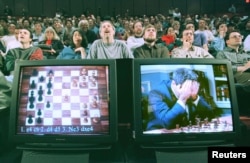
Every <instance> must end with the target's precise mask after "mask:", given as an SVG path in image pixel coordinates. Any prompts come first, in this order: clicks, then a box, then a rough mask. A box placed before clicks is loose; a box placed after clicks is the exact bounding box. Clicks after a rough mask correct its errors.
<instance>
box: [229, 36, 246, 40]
mask: <svg viewBox="0 0 250 163" xmlns="http://www.w3.org/2000/svg"><path fill="white" fill-rule="evenodd" d="M243 37H244V36H242V35H233V36H231V37H230V38H233V39H236V38H241V39H243Z"/></svg>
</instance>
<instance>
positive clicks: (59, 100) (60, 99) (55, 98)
mask: <svg viewBox="0 0 250 163" xmlns="http://www.w3.org/2000/svg"><path fill="white" fill-rule="evenodd" d="M61 102H62V96H53V103H61Z"/></svg>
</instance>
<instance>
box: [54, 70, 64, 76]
mask: <svg viewBox="0 0 250 163" xmlns="http://www.w3.org/2000/svg"><path fill="white" fill-rule="evenodd" d="M54 76H63V71H55V72H54Z"/></svg>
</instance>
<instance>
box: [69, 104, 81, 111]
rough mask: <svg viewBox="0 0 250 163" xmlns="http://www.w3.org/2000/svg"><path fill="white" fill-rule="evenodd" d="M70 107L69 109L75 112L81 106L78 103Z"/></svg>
mask: <svg viewBox="0 0 250 163" xmlns="http://www.w3.org/2000/svg"><path fill="white" fill-rule="evenodd" d="M70 105H71V106H70V107H71V110H77V109H78V110H79V109H80V107H81V106H80V103H71V104H70Z"/></svg>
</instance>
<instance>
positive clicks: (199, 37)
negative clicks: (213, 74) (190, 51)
mask: <svg viewBox="0 0 250 163" xmlns="http://www.w3.org/2000/svg"><path fill="white" fill-rule="evenodd" d="M186 29H190V30H192V31H193V33H194V41H193V45H194V46H198V47H201V48H203V49H205V50H206V51H208V41H207V38H206V36H205V34H204V33H200V32H197V33H196V32H195V24H194V23H193V22H187V23H186Z"/></svg>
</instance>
